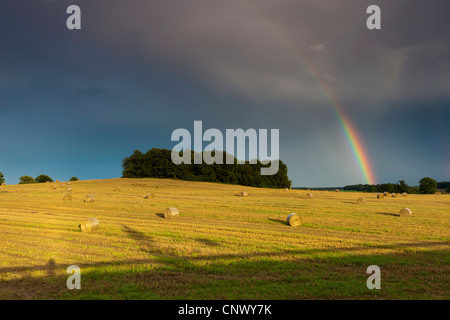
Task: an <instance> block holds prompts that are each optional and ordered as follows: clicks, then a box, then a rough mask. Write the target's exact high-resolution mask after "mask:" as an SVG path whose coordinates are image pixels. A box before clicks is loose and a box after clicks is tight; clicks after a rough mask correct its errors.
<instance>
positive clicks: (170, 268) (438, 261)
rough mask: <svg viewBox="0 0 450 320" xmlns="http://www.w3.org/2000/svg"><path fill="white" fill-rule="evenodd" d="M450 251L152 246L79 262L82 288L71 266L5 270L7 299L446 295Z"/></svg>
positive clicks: (2, 284) (445, 246) (0, 290)
mask: <svg viewBox="0 0 450 320" xmlns="http://www.w3.org/2000/svg"><path fill="white" fill-rule="evenodd" d="M123 230H124V231H125V233H126V235H127V236H128V237H130V238H131V239H133V240H134V241H136V244H137V245H138V246H139V248H140V250H145V251H149V250H150V249H151V248H152V247H153V248H157V249H161V248H162V247H160V246H159V245H158V243H157V241H155V240H154V239H152V238H151V237H149V236H147V235H146V234H145V233H143V232H140V231H138V230H135V229H133V228H130V227H128V226H125V225H124V226H123ZM197 241H199V242H202V243H205V244H207V245H211V246H216V245H217V243H216V242H214V241H212V240H209V239H197ZM427 247H437V248H432V249H430V250H425V249H426V248H427ZM374 249H377V250H376V252H377V253H373V250H374ZM449 249H450V242H448V241H441V242H416V243H405V244H395V245H362V246H356V247H343V248H306V249H291V250H279V251H272V252H259V251H258V252H251V253H235V254H233V253H229V254H211V255H206V254H204V255H197V256H193V255H191V254H190V253H185V254H181V253H177V254H174V253H173V252H164V251H163V252H159V253H158V252H156V251H152V255H151V257H149V258H148V259H141V260H136V259H133V260H131V259H130V260H122V261H102V262H95V263H82V262H76V261H74V264H76V265H78V266H79V267H80V268H81V286H82V289H81V290H68V289H67V287H66V280H67V278H68V277H69V275H68V274H66V273H65V272H66V268H67V267H68V265H61V264H59V265H58V264H56V263H55V261H54V260H52V259H50V260H49V261H48V263H47V264H45V265H42V266H33V267H26V266H20V267H6V268H0V299H46V298H50V299H61V298H66V299H76V298H84V299H99V298H108V299H275V298H276V299H374V298H375V299H377V298H378V299H380V298H381V299H387V298H390V299H402V298H435V299H443V298H448V297H449V296H448V283H449V276H448V273H449V271H450V266H449V263H448V261H449ZM369 250H371V252H372V253H370V254H369V253H367V254H366V253H365V251H369ZM382 250H386V251H385V252H384V253H383V251H382ZM353 251H358V252H353ZM373 264H375V265H378V266H379V267H380V268H381V272H382V288H383V289H382V290H368V289H367V287H366V280H367V277H368V276H369V275H368V274H366V269H367V267H368V266H369V265H373ZM83 270H88V271H83ZM32 271H43V272H45V273H46V276H40V277H36V276H32V274H31V273H32ZM22 273H23V274H22ZM12 274H14V275H15V276H12ZM8 275H9V276H8ZM8 277H9V278H8Z"/></svg>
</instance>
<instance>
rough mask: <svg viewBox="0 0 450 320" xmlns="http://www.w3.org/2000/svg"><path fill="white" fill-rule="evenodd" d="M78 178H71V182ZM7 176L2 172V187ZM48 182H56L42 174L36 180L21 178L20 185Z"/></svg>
mask: <svg viewBox="0 0 450 320" xmlns="http://www.w3.org/2000/svg"><path fill="white" fill-rule="evenodd" d="M77 180H78V178H77V177H72V178H70V180H69V181H77ZM5 181H6V180H5V176H4V175H3V173H2V172H0V185H1V184H3V183H5ZM46 182H54V181H53V179H52V178H50V177H49V176H48V175H46V174H41V175H39V176H37V177H36V178H33V177H32V176H21V177H20V179H19V184H31V183H46Z"/></svg>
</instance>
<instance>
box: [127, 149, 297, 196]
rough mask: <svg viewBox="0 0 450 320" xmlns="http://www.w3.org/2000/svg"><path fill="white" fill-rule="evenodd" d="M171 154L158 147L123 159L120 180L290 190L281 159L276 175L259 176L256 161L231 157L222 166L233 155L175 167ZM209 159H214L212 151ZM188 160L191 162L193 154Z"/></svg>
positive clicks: (224, 155) (258, 165) (285, 168)
mask: <svg viewBox="0 0 450 320" xmlns="http://www.w3.org/2000/svg"><path fill="white" fill-rule="evenodd" d="M171 153H172V151H171V150H167V149H157V148H153V149H150V150H149V151H147V153H142V152H141V151H139V150H136V151H134V153H133V154H132V155H130V156H128V157H126V158H125V159H124V160H123V164H122V167H123V173H122V175H123V178H146V177H151V178H171V179H181V180H188V181H207V182H221V183H228V184H239V185H244V186H252V187H263V188H289V187H290V186H291V183H292V182H291V181H290V180H289V178H288V175H287V171H288V169H287V166H286V164H284V163H283V162H282V161H281V160H280V161H279V170H278V172H277V173H276V174H275V175H261V171H260V169H261V168H262V167H265V165H263V164H262V163H261V162H259V161H257V163H256V164H250V163H249V162H248V161H246V162H245V163H243V164H238V162H237V159H236V158H234V157H233V159H234V163H233V164H225V162H226V161H225V159H226V157H232V156H231V155H229V154H226V153H223V154H222V155H223V157H224V158H223V159H224V161H223V163H224V164H206V163H204V161H202V164H184V163H181V164H179V165H176V164H174V163H173V162H172V158H171ZM203 154H205V153H203ZM211 156H213V157H214V156H215V153H214V151H213V152H212V153H211ZM191 157H192V161H191V163H194V161H193V160H194V152H192V153H191ZM202 159H204V157H203V155H202Z"/></svg>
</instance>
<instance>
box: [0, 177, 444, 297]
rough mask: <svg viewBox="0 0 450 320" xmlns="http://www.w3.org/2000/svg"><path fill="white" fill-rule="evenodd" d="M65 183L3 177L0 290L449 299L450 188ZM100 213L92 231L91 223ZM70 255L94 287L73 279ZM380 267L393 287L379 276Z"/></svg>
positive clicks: (0, 293)
mask: <svg viewBox="0 0 450 320" xmlns="http://www.w3.org/2000/svg"><path fill="white" fill-rule="evenodd" d="M52 185H53V183H50V184H45V183H44V184H33V185H10V186H9V185H8V186H1V187H0V299H102V298H105V299H419V298H420V299H448V298H450V293H449V291H450V290H449V289H450V251H449V249H450V195H407V196H401V195H399V196H397V197H396V198H393V197H386V198H384V199H383V200H378V199H377V194H370V193H365V194H363V193H354V192H325V191H314V190H311V191H299V190H290V191H283V190H275V189H259V188H250V187H241V186H234V185H222V184H213V183H196V182H185V181H174V180H158V179H113V180H95V181H78V182H72V184H71V187H72V189H73V191H72V196H73V198H72V201H63V196H64V194H65V193H66V191H65V188H64V187H60V186H59V183H58V184H57V185H58V188H57V189H56V190H53V189H52ZM117 186H120V187H121V189H122V191H114V188H116V187H117ZM241 191H246V192H247V193H248V196H247V197H239V196H237V195H238V194H239V193H240V192H241ZM150 192H151V193H154V195H155V198H154V199H144V196H145V195H147V194H148V193H150ZM308 192H311V193H312V194H313V195H314V197H313V198H312V199H307V198H306V193H308ZM87 194H92V195H95V198H96V201H95V202H93V203H85V202H84V201H83V199H84V198H85V197H86V195H87ZM359 197H364V198H365V199H366V203H365V204H357V203H356V200H357V199H358V198H359ZM167 207H176V208H178V210H179V212H180V214H179V216H177V217H174V218H172V219H165V218H164V216H163V213H164V210H165V209H166V208H167ZM402 208H410V209H411V211H412V213H413V215H412V217H399V216H398V213H399V211H400V209H402ZM292 212H295V213H297V214H298V215H299V216H300V217H301V218H302V221H303V225H302V226H299V227H291V226H289V225H287V223H286V217H287V215H288V214H290V213H292ZM88 217H95V218H97V219H98V220H99V221H100V227H99V229H98V230H96V231H95V232H93V233H83V232H81V231H80V229H79V228H78V225H79V224H80V223H81V222H82V220H83V219H84V218H88ZM70 265H77V266H79V267H80V268H81V290H69V289H68V288H67V286H66V280H67V278H68V277H69V274H67V273H66V269H67V267H68V266H70ZM370 265H377V266H379V267H380V268H381V290H369V289H368V288H367V286H366V280H367V278H368V277H369V274H366V269H367V267H368V266H370Z"/></svg>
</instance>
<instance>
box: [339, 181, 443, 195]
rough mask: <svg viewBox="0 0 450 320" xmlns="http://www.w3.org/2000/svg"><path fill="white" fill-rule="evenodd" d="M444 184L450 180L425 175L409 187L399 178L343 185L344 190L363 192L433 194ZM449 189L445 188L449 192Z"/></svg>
mask: <svg viewBox="0 0 450 320" xmlns="http://www.w3.org/2000/svg"><path fill="white" fill-rule="evenodd" d="M446 185H449V186H450V182H440V183H437V182H436V180H434V179H432V178H430V177H425V178H422V179H421V180H420V181H419V186H414V187H411V186H409V185H408V184H406V182H405V181H404V180H400V181H399V182H398V183H384V184H377V185H369V184H358V185H350V186H345V187H344V190H352V191H363V192H385V191H387V192H390V193H403V192H406V193H422V194H433V193H435V192H436V191H437V190H438V189H444V187H445V186H446ZM449 191H450V189H447V192H449Z"/></svg>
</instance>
